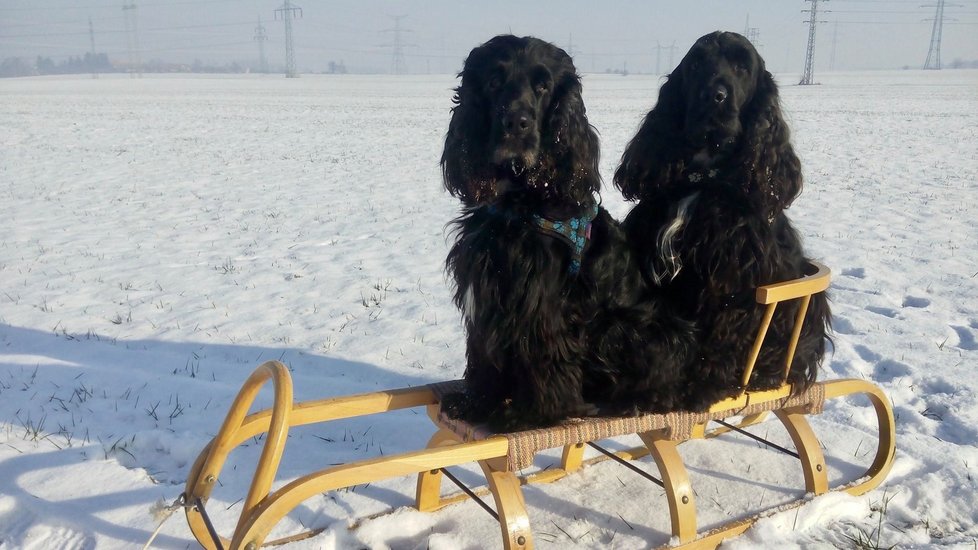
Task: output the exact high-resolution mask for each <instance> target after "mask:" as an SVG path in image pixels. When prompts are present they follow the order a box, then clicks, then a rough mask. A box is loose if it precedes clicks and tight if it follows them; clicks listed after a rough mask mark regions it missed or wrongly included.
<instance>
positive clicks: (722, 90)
mask: <svg viewBox="0 0 978 550" xmlns="http://www.w3.org/2000/svg"><path fill="white" fill-rule="evenodd" d="M727 94H728V92H727V87H726V86H724V85H723V84H721V85H719V86H717V89H716V90H715V91H714V92H713V101H715V102H716V104H717V105H719V104H721V103H723V102H724V101H726V100H727Z"/></svg>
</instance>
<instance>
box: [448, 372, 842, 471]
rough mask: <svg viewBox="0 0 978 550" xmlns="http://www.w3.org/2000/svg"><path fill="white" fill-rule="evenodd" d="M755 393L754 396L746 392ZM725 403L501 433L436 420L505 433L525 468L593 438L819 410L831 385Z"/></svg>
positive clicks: (667, 432)
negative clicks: (536, 459) (702, 409)
mask: <svg viewBox="0 0 978 550" xmlns="http://www.w3.org/2000/svg"><path fill="white" fill-rule="evenodd" d="M429 387H430V388H431V390H432V391H433V392H434V394H435V397H436V398H437V399H438V400H439V401H441V398H442V397H443V396H446V395H449V394H451V393H455V392H459V391H462V389H463V388H464V382H463V381H462V380H455V381H451V382H440V383H437V384H431V385H430V386H429ZM746 395H748V396H749V395H752V394H746ZM721 403H722V404H721V405H720V406H719V407H713V408H711V410H709V411H706V412H701V413H695V412H688V411H676V412H669V413H665V414H646V415H641V416H633V417H632V416H626V417H615V416H611V417H587V418H577V419H571V420H567V421H565V422H563V423H562V424H559V425H557V426H553V427H550V428H540V429H531V430H524V431H519V432H512V433H505V434H496V433H493V432H492V431H490V430H489V429H488V428H487V427H486V426H484V425H479V424H470V423H468V422H465V421H462V420H455V419H452V418H450V417H449V416H448V415H446V414H445V413H444V412H442V411H441V410H440V409H439V410H438V412H437V413H436V414H435V417H434V418H433V420H434V422H435V424H437V425H438V426H439V427H440V428H443V429H447V430H449V431H451V432H452V433H453V434H455V435H456V436H458V440H459V441H463V442H466V441H478V440H481V439H486V438H489V437H504V438H506V441H507V442H508V452H507V453H506V469H508V470H512V471H519V470H523V469H526V468H528V467H530V465H531V464H532V463H533V459H534V457H536V455H537V453H539V452H540V451H545V450H548V449H555V448H558V447H565V446H568V445H581V444H584V443H589V442H592V441H600V440H602V439H610V438H612V437H618V436H623V435H630V434H640V433H646V432H655V431H662V434H663V437H664V438H665V439H667V440H670V441H686V440H687V439H691V438H692V437H693V431H694V429H695V428H701V427H702V426H705V425H706V424H707V423H708V422H710V421H712V420H724V419H727V418H730V417H733V416H755V415H759V414H760V413H766V412H770V411H773V410H776V409H792V410H801V411H802V412H803V413H804V414H819V413H821V412H822V408H823V406H824V405H825V387H824V386H822V385H821V384H815V385H813V386H812V387H810V388H809V389H808V390H807V391H805V392H803V393H800V394H798V395H787V396H784V397H781V398H774V399H767V400H760V401H756V402H754V403H750V402H749V397H748V398H747V399H746V400H745V402H744V403H741V402H740V401H733V400H727V401H722V402H721Z"/></svg>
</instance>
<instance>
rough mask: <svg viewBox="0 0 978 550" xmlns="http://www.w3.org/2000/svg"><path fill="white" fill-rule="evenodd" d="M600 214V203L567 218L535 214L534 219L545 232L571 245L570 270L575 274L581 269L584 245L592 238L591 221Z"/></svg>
mask: <svg viewBox="0 0 978 550" xmlns="http://www.w3.org/2000/svg"><path fill="white" fill-rule="evenodd" d="M597 215H598V205H594V206H592V207H591V209H590V210H588V211H586V212H584V214H582V215H580V216H578V217H576V218H570V219H567V220H549V219H547V218H544V217H543V216H533V221H535V222H536V224H537V227H538V228H539V229H540V231H542V232H543V233H546V234H548V235H551V236H554V237H557V238H559V239H561V240H563V241H564V242H566V243H567V244H568V245H570V247H571V263H570V266H569V267H568V270H569V271H570V272H571V274H573V275H577V274H578V273H580V271H581V259H582V258H583V257H584V247H585V246H587V242H588V240H589V239H590V238H591V223H592V222H593V221H594V218H595V217H597Z"/></svg>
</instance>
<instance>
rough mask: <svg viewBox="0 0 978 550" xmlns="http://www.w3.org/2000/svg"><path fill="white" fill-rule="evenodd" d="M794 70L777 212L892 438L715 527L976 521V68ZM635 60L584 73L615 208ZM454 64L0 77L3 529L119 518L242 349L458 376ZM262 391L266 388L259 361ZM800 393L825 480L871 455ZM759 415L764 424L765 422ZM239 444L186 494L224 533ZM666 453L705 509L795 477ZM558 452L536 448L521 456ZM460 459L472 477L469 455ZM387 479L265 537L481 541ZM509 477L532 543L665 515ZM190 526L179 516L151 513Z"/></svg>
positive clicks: (870, 429) (361, 431)
mask: <svg viewBox="0 0 978 550" xmlns="http://www.w3.org/2000/svg"><path fill="white" fill-rule="evenodd" d="M818 80H820V81H821V82H822V84H821V85H819V86H805V87H801V86H794V85H793V84H794V83H795V82H797V76H796V75H782V77H781V78H780V81H781V82H782V98H783V105H784V110H785V112H786V114H787V116H788V118H789V121H790V123H791V127H792V130H793V139H794V143H795V145H796V148H797V150H798V153H799V156H800V157H801V160H802V163H803V167H804V170H805V175H806V186H805V192H804V193H803V194H802V196H801V197H800V198H799V199H798V200H797V201H796V203H795V205H794V206H793V207H792V208H791V210H790V215H791V216H792V219H793V220H794V221H795V223H796V225H797V227H798V228H799V230H800V232H801V233H802V235H803V236H804V238H805V242H806V246H807V247H808V250H809V251H810V253H811V255H812V256H814V257H816V258H819V259H821V260H822V261H823V262H825V263H826V264H827V265H828V266H830V267H831V268H832V270H833V274H834V280H833V284H832V287H831V289H830V292H831V298H832V304H833V312H834V314H835V319H834V326H835V346H834V347H835V349H834V352H832V354H831V356H830V357H829V358H828V359H827V361H826V365H825V366H824V368H823V372H822V378H823V379H831V378H843V377H854V378H865V379H869V380H873V381H874V382H875V383H877V384H879V385H880V386H881V387H882V388H883V389H884V391H885V392H886V393H887V394H888V396H889V397H890V399H891V400H892V401H893V405H894V412H895V414H896V419H897V457H896V461H895V464H894V467H893V470H892V472H891V473H890V475H889V477H888V479H887V480H886V482H885V483H884V484H883V485H882V486H881V487H880V488H879V489H877V490H874V491H872V492H870V493H868V494H867V495H864V496H861V497H852V496H848V495H845V494H829V495H824V496H821V497H817V498H810V501H808V502H806V504H804V505H803V506H802V507H800V508H795V509H793V510H788V511H785V512H781V513H775V514H772V515H771V516H769V517H767V518H765V519H763V520H761V521H760V522H758V524H757V525H756V526H755V527H754V528H752V529H751V530H749V531H748V532H747V533H745V534H744V535H743V536H741V537H740V538H738V539H735V540H733V541H729V542H727V543H726V544H725V547H729V548H755V547H758V546H771V545H773V544H777V545H779V547H782V546H783V547H785V548H790V547H796V548H809V547H813V546H816V547H817V546H832V545H839V546H852V545H853V544H854V541H859V540H865V541H870V542H873V541H875V542H876V543H877V544H879V545H885V546H889V545H893V544H898V545H900V546H901V547H930V546H949V547H958V548H972V547H973V545H974V544H975V540H976V539H978V504H976V497H975V494H976V491H978V427H976V426H978V395H976V394H978V374H976V371H975V369H976V366H978V254H976V251H978V244H976V243H978V225H976V222H975V219H976V212H978V210H976V208H978V147H976V144H978V139H976V138H978V136H976V134H978V71H940V72H916V71H903V72H863V73H836V74H825V75H820V76H819V78H818ZM659 83H660V81H659V79H657V78H653V77H643V76H630V77H627V78H623V77H617V76H607V75H587V76H586V77H585V79H584V90H585V100H586V102H587V106H588V112H589V116H590V119H591V122H592V123H593V124H594V125H595V127H596V128H597V129H598V130H599V132H600V134H601V138H602V147H603V158H602V162H601V169H602V175H603V176H604V179H605V182H606V183H607V185H606V188H605V189H604V191H603V194H602V195H603V200H604V204H605V205H606V206H607V207H608V208H609V210H610V211H611V212H612V214H614V215H616V216H618V217H622V216H624V214H625V213H626V212H627V211H628V208H629V204H628V203H625V202H624V201H623V200H622V199H621V198H620V196H618V194H617V192H616V191H615V190H614V188H613V187H612V186H611V185H610V180H611V175H612V173H613V171H614V168H615V166H616V163H617V161H618V159H619V158H620V156H621V153H622V151H623V149H624V147H625V144H626V143H627V141H628V140H629V139H630V137H631V136H632V134H633V133H634V131H635V130H636V129H637V126H638V123H639V121H640V119H641V117H642V116H643V115H644V114H645V112H646V111H647V110H648V109H649V107H650V106H651V105H652V103H653V102H654V98H655V90H656V89H657V87H658V85H659ZM455 84H456V82H455V80H454V78H453V77H451V76H445V75H441V76H414V77H389V76H352V75H350V76H338V77H325V76H303V77H302V78H300V79H288V80H287V79H284V78H280V77H278V76H269V77H261V76H256V75H252V76H236V77H190V76H170V77H164V76H151V75H146V77H144V78H143V79H128V78H125V77H122V76H113V77H109V76H105V75H103V77H102V78H100V79H90V78H87V77H81V76H78V77H60V78H29V79H6V80H0V120H2V121H3V122H2V127H3V130H2V131H0V548H2V549H4V550H6V549H7V548H11V549H13V548H38V549H40V548H94V547H98V548H117V547H120V548H121V547H127V548H129V547H133V546H134V545H136V544H139V545H142V544H143V543H145V542H146V540H147V539H148V538H149V535H150V533H151V532H152V531H153V529H154V528H155V527H156V523H155V520H154V518H153V516H152V515H151V513H150V508H151V506H153V504H154V503H155V502H157V501H159V500H161V499H162V500H165V501H167V502H170V501H172V500H173V499H174V498H176V496H177V495H178V494H179V493H180V492H181V491H182V483H183V481H184V480H185V478H186V475H187V472H188V469H189V467H190V465H191V464H192V462H193V460H194V459H195V457H196V456H197V453H198V452H199V451H200V449H201V448H202V447H203V446H204V445H205V444H206V443H207V442H208V441H209V440H210V438H211V437H213V435H214V434H215V432H216V431H217V429H218V427H219V425H220V422H221V420H222V418H223V415H224V413H225V412H226V410H227V408H228V406H229V405H230V402H231V400H232V399H233V397H234V394H235V393H236V391H237V389H238V387H239V386H240V384H241V383H242V382H243V381H244V379H245V378H246V377H247V375H248V374H249V373H250V371H251V370H252V369H253V368H254V367H255V366H257V365H258V364H259V363H261V362H262V361H264V360H267V359H279V360H282V361H283V362H285V363H286V364H287V365H288V366H289V367H290V368H291V370H292V373H293V376H294V378H295V381H296V398H297V399H299V400H309V399H320V398H324V397H327V396H334V395H345V394H351V393H360V392H368V391H373V390H377V389H387V388H396V387H404V386H414V385H418V384H424V383H428V382H434V381H440V380H446V379H453V378H458V377H460V376H461V375H462V371H463V367H464V341H463V333H462V327H461V323H460V317H459V313H458V311H457V310H456V308H455V307H454V305H453V304H452V302H451V299H450V289H449V286H448V282H447V281H446V279H445V276H444V272H443V261H444V257H445V254H446V252H447V248H448V236H447V233H446V230H445V224H446V223H447V222H448V221H449V220H450V219H451V218H452V217H454V216H455V215H456V214H457V212H458V203H457V201H455V200H454V199H452V198H451V197H450V196H449V195H448V194H447V193H446V192H444V191H443V190H442V189H441V179H440V171H439V168H438V160H439V155H440V152H441V145H442V139H443V137H444V132H445V130H446V128H447V123H448V118H449V109H450V107H451V96H452V91H451V89H452V87H453V86H455ZM259 402H260V405H261V406H268V405H269V403H270V396H269V392H267V391H266V392H262V394H261V396H260V398H259ZM812 424H813V426H814V428H815V430H816V431H817V432H818V433H819V435H820V437H822V440H823V443H824V446H825V451H826V454H827V455H828V465H829V467H830V482H833V481H835V482H838V481H839V480H842V479H844V478H846V477H847V476H852V475H856V474H857V473H858V472H859V471H861V470H860V468H865V466H866V465H867V464H868V462H869V461H870V460H871V455H872V453H873V449H874V448H875V445H874V443H875V432H876V426H875V418H874V417H873V415H872V413H871V410H870V408H869V407H867V403H866V402H865V401H863V400H860V399H847V400H841V401H836V402H831V403H830V404H829V405H828V406H827V408H826V411H825V413H824V414H822V415H820V416H818V417H813V418H812ZM433 431H434V429H433V427H432V425H431V423H430V422H429V421H428V420H427V418H426V415H425V414H424V411H423V410H419V409H414V410H407V411H399V412H395V413H390V414H387V415H384V416H383V417H378V416H370V417H363V418H360V419H353V420H346V421H340V422H335V423H329V424H320V425H315V426H309V427H303V428H297V429H295V430H293V432H292V433H291V435H290V439H289V445H288V448H287V450H286V453H285V457H284V460H283V463H282V467H281V470H280V473H279V477H278V479H277V481H276V487H277V486H280V485H281V484H284V483H285V482H287V481H289V480H291V479H294V478H295V477H298V476H300V475H303V474H305V473H309V472H311V471H313V470H317V469H321V468H325V467H327V466H329V465H331V464H335V463H340V462H346V461H350V460H354V459H360V458H366V457H373V456H380V455H381V454H384V455H390V454H393V453H397V452H402V451H408V450H414V449H418V448H420V447H423V446H424V444H425V443H426V441H427V439H428V437H429V436H430V434H431V433H433ZM755 431H757V432H758V433H760V434H761V435H765V434H766V435H767V436H768V437H769V438H771V439H774V440H775V441H779V442H782V443H786V442H788V437H787V435H786V434H785V433H784V432H783V430H782V429H781V428H779V427H778V426H777V425H776V424H775V423H767V424H764V425H762V426H760V427H758V428H757V429H756V430H755ZM636 444H638V440H637V438H634V440H633V439H627V438H623V439H622V440H621V441H615V442H610V443H608V446H609V447H612V448H620V447H623V446H631V445H636ZM259 450H260V448H259V446H258V445H257V444H256V442H249V443H248V444H246V445H245V446H244V447H243V448H242V449H240V450H238V451H235V452H234V453H232V455H231V458H230V460H229V463H228V465H227V466H226V467H225V469H224V471H223V472H222V476H221V480H220V481H221V486H220V487H218V488H217V490H215V492H214V496H213V499H212V500H211V503H210V504H209V506H208V511H209V512H210V513H211V514H212V516H213V519H214V521H215V522H216V524H217V526H218V530H220V531H221V532H223V533H230V531H231V529H232V526H233V523H234V521H235V519H236V515H237V513H238V512H239V511H240V506H241V503H240V502H239V499H241V498H242V497H243V496H244V494H245V493H246V491H247V485H248V483H249V478H250V476H251V472H252V471H253V468H254V464H255V461H256V460H257V456H258V453H259ZM591 453H596V452H595V451H589V454H588V455H587V456H592V454H591ZM681 453H682V455H683V457H684V459H685V460H686V462H687V465H688V467H689V469H690V472H691V476H692V478H693V485H694V487H695V488H696V491H697V506H698V508H699V510H700V525H701V526H702V527H704V528H709V527H711V526H716V525H719V524H721V523H724V522H725V521H729V520H730V519H733V518H736V517H743V516H745V515H748V514H750V513H752V512H755V511H757V510H759V509H762V508H767V507H770V506H772V505H775V504H779V503H781V504H783V503H789V502H792V501H794V500H796V499H798V498H803V492H804V484H803V480H802V479H801V475H800V472H799V471H798V468H797V465H796V464H795V462H794V461H793V459H791V458H788V457H784V456H781V455H779V454H777V453H772V452H770V451H768V450H765V449H760V448H758V447H757V445H756V444H755V443H753V442H750V441H748V440H746V439H744V438H741V437H738V436H727V437H723V438H720V439H717V440H711V441H693V442H690V443H687V444H684V445H683V446H682V447H681ZM558 460H559V455H558V454H557V453H556V452H550V453H547V454H545V455H544V456H541V457H539V458H538V460H537V463H536V466H538V467H547V466H548V465H551V464H554V463H555V462H557V461H558ZM639 465H640V467H642V468H644V469H647V470H649V471H650V472H653V473H654V471H655V467H654V465H653V464H651V463H650V462H649V461H648V459H646V460H645V461H642V462H640V463H639ZM457 475H459V477H460V478H461V479H462V480H463V481H465V482H467V483H469V484H471V485H478V484H480V483H483V482H484V481H482V482H480V475H479V472H478V470H477V469H476V468H474V467H468V468H465V469H458V471H457ZM414 483H415V480H414V479H413V478H396V479H392V480H388V481H384V482H381V483H375V484H371V485H368V486H358V487H356V488H354V489H352V490H346V491H341V492H336V493H331V494H327V495H319V496H317V497H315V498H313V499H310V500H309V501H307V502H305V503H304V504H303V505H302V506H300V507H299V508H298V509H297V510H296V511H295V512H293V513H292V514H290V515H289V516H288V518H287V519H286V520H285V521H283V522H282V523H281V524H280V525H279V527H278V528H276V530H275V531H274V532H273V536H279V535H287V534H291V533H294V532H297V531H299V530H303V529H306V528H325V529H326V531H325V532H324V533H322V534H320V535H319V536H317V537H315V538H313V539H310V540H308V541H304V542H300V543H294V544H293V545H291V546H290V547H292V548H325V549H333V548H336V549H343V548H351V547H359V546H363V547H368V548H377V549H380V548H394V549H400V548H433V549H449V548H452V549H455V548H495V547H498V545H499V531H498V527H497V525H496V524H495V522H494V521H493V520H492V519H491V518H489V517H488V516H487V515H486V514H484V513H483V511H482V510H481V509H480V508H479V507H478V506H477V505H476V504H475V503H473V502H465V503H462V504H458V505H454V506H451V507H448V508H446V509H444V510H441V511H439V512H436V513H432V514H428V513H420V512H417V511H416V510H412V509H411V508H410V506H411V502H412V499H413V493H414ZM524 492H525V497H526V500H527V503H528V506H529V511H530V520H531V522H532V525H533V528H534V535H535V538H536V543H537V545H538V546H539V547H542V548H547V547H554V548H622V549H630V548H646V547H648V545H649V544H653V545H659V544H663V543H666V542H668V541H669V519H668V512H667V508H666V503H665V499H664V498H663V492H662V491H661V489H659V488H658V487H655V486H652V485H650V484H648V483H647V482H645V481H644V480H642V479H641V478H639V477H638V476H636V475H635V474H634V473H632V472H629V471H627V470H624V469H622V468H621V467H620V466H617V465H615V464H613V463H608V462H605V463H601V464H598V465H594V466H591V467H588V468H585V469H584V470H583V471H582V472H580V473H579V474H576V475H574V476H571V477H569V478H566V479H563V480H561V481H560V482H558V483H554V484H549V485H534V486H527V487H526V488H525V491H524ZM385 512H391V513H387V514H385ZM348 526H355V528H353V529H351V530H348V529H347V527H348ZM188 546H189V547H193V546H195V543H194V542H193V538H192V535H191V534H190V531H189V529H188V527H187V525H186V522H185V521H184V520H183V519H182V517H181V515H177V516H175V517H174V518H172V519H170V520H169V521H168V522H167V523H165V524H164V525H163V529H162V533H161V535H160V537H159V538H158V539H157V540H156V542H155V547H157V548H185V547H188Z"/></svg>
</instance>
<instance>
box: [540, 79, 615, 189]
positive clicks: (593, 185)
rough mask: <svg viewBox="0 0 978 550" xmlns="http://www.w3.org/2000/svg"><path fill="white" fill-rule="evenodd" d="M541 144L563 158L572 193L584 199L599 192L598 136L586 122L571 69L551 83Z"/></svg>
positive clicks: (579, 83) (585, 114) (581, 101)
mask: <svg viewBox="0 0 978 550" xmlns="http://www.w3.org/2000/svg"><path fill="white" fill-rule="evenodd" d="M542 140H543V141H544V142H545V143H546V142H549V143H547V144H546V145H544V147H547V148H551V149H552V150H553V151H555V152H556V153H557V154H558V155H559V156H561V157H563V159H562V164H565V166H564V171H565V173H566V174H567V178H566V181H569V182H573V183H574V184H575V185H576V186H578V188H577V189H575V190H574V191H576V192H578V193H580V194H582V195H587V196H590V195H591V194H592V193H595V192H598V191H600V189H601V176H600V172H599V168H598V165H599V161H600V157H601V148H600V144H599V141H598V134H597V132H596V131H595V130H594V127H592V126H591V124H590V123H589V122H588V119H587V112H586V109H585V107H584V99H583V97H582V95H581V79H580V77H579V76H578V75H577V73H576V72H574V70H573V68H570V69H569V70H568V72H567V73H566V74H565V75H564V76H563V78H562V79H561V80H560V81H558V82H556V83H555V89H554V97H553V99H552V100H551V102H550V110H549V112H548V122H547V123H546V124H545V127H544V135H543V136H542Z"/></svg>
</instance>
